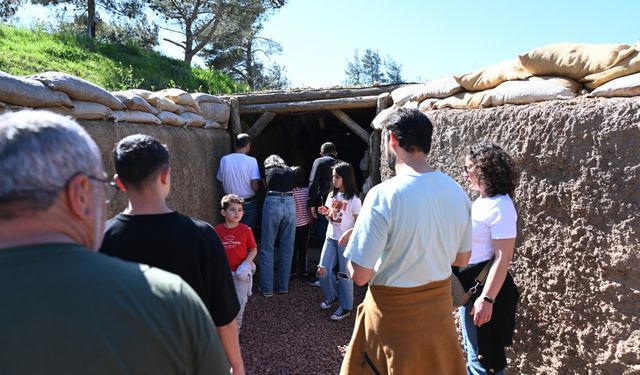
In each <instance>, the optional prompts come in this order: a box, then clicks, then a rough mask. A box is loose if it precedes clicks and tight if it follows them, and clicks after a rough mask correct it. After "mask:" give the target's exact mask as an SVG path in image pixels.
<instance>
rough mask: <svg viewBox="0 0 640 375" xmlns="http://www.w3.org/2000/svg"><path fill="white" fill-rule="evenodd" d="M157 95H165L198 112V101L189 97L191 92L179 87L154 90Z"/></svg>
mask: <svg viewBox="0 0 640 375" xmlns="http://www.w3.org/2000/svg"><path fill="white" fill-rule="evenodd" d="M156 94H157V95H160V96H162V97H165V98H167V99H169V100H171V101H172V102H174V103H176V104H178V105H185V106H188V107H191V108H193V109H194V111H195V112H194V113H197V114H200V113H202V112H201V111H200V107H199V106H198V102H196V101H195V99H193V97H191V94H189V93H188V92H186V91H184V90H180V89H164V90H160V91H157V92H156Z"/></svg>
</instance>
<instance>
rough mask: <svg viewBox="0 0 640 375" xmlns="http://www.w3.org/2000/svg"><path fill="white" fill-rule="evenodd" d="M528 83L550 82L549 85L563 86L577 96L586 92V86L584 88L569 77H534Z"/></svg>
mask: <svg viewBox="0 0 640 375" xmlns="http://www.w3.org/2000/svg"><path fill="white" fill-rule="evenodd" d="M527 81H543V82H549V83H552V84H554V85H558V86H562V87H565V88H568V89H569V90H571V91H573V92H574V93H576V94H579V93H581V92H582V90H584V86H582V83H580V82H578V81H576V80H575V79H573V78H567V77H556V76H533V77H530V78H529V79H527Z"/></svg>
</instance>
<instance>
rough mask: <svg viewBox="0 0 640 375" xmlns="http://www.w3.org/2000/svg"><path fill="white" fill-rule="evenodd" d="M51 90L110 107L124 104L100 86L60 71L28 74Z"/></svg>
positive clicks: (113, 107)
mask: <svg viewBox="0 0 640 375" xmlns="http://www.w3.org/2000/svg"><path fill="white" fill-rule="evenodd" d="M29 78H31V79H35V80H37V81H40V82H42V83H44V84H45V85H46V86H47V87H49V88H50V89H52V90H56V91H61V92H64V93H65V94H67V95H69V97H70V98H71V99H75V100H81V101H86V102H96V103H100V104H104V105H105V106H107V107H109V108H111V109H125V105H124V104H123V103H122V102H121V101H120V100H118V98H116V97H115V96H113V95H111V93H110V92H109V91H107V90H105V89H103V88H102V87H99V86H97V85H94V84H93V83H91V82H89V81H85V80H84V79H82V78H78V77H76V76H72V75H70V74H65V73H60V72H44V73H39V74H33V75H31V76H29Z"/></svg>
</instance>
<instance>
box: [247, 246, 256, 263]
mask: <svg viewBox="0 0 640 375" xmlns="http://www.w3.org/2000/svg"><path fill="white" fill-rule="evenodd" d="M256 255H258V249H249V253H248V254H247V257H246V258H245V262H247V263H251V262H253V260H254V259H256Z"/></svg>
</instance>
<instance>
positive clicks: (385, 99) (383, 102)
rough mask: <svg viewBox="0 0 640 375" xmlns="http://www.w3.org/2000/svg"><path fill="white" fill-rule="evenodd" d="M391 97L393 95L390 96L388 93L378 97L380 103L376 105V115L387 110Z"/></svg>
mask: <svg viewBox="0 0 640 375" xmlns="http://www.w3.org/2000/svg"><path fill="white" fill-rule="evenodd" d="M390 97H391V94H389V93H388V92H385V93H384V94H380V95H378V102H377V103H376V115H377V114H378V113H380V112H382V110H383V109H387V108H388V107H389V98H390Z"/></svg>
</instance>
